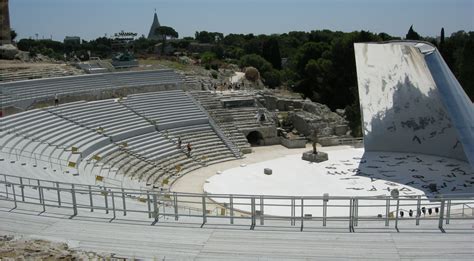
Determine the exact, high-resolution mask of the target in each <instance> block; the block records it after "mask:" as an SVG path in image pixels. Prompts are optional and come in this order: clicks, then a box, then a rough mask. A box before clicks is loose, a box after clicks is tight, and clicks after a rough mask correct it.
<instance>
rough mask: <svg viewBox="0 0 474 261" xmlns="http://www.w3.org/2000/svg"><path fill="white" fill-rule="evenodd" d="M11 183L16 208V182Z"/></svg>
mask: <svg viewBox="0 0 474 261" xmlns="http://www.w3.org/2000/svg"><path fill="white" fill-rule="evenodd" d="M11 185H12V193H13V203H14V204H15V207H13V209H15V208H17V203H16V194H15V184H13V183H12V184H11ZM13 209H12V210H13Z"/></svg>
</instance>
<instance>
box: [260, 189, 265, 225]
mask: <svg viewBox="0 0 474 261" xmlns="http://www.w3.org/2000/svg"><path fill="white" fill-rule="evenodd" d="M264 207H265V204H264V202H263V195H262V196H260V225H261V226H263V225H264V217H263V214H264V211H263V209H264Z"/></svg>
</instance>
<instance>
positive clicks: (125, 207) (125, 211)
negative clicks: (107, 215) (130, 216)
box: [122, 188, 127, 216]
mask: <svg viewBox="0 0 474 261" xmlns="http://www.w3.org/2000/svg"><path fill="white" fill-rule="evenodd" d="M122 202H123V215H124V216H126V215H127V206H126V204H125V190H124V189H123V188H122Z"/></svg>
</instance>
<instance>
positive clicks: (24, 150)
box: [0, 110, 109, 168]
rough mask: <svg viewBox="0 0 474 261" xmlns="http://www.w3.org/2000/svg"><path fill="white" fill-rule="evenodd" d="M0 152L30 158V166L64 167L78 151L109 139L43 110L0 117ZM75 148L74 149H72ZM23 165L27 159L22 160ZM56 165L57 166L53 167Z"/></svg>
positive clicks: (76, 159)
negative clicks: (0, 129) (0, 122)
mask: <svg viewBox="0 0 474 261" xmlns="http://www.w3.org/2000/svg"><path fill="white" fill-rule="evenodd" d="M2 128H3V129H2V133H1V137H0V144H1V145H2V151H3V152H5V153H8V154H12V155H17V156H20V157H21V158H22V159H30V163H32V164H33V165H42V166H44V167H48V166H52V165H59V166H67V165H68V163H69V162H77V161H78V159H79V156H80V154H79V152H84V151H86V150H87V148H89V147H90V146H97V145H98V144H104V143H108V142H109V138H108V137H105V136H103V135H100V134H98V133H97V132H95V131H92V130H90V129H87V128H84V127H81V126H78V125H77V124H75V123H72V122H69V121H67V120H65V119H63V118H60V117H58V116H56V115H55V114H52V113H48V112H47V111H44V110H34V111H29V112H26V113H21V114H16V115H12V116H9V117H6V118H4V119H3V120H2ZM73 147H76V148H77V151H73V150H72V148H73ZM23 163H25V164H26V162H23ZM56 168H57V167H56Z"/></svg>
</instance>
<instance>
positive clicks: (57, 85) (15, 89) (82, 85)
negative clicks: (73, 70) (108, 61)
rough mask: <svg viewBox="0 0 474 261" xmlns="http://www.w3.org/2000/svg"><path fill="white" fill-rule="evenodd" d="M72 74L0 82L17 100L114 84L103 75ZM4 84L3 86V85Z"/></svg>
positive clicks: (108, 87)
mask: <svg viewBox="0 0 474 261" xmlns="http://www.w3.org/2000/svg"><path fill="white" fill-rule="evenodd" d="M90 76H91V75H84V76H71V77H63V78H48V79H40V80H29V81H19V82H10V83H5V84H0V87H1V88H3V90H4V93H7V94H10V95H11V96H12V97H14V98H15V101H21V100H27V99H32V98H43V97H52V96H54V95H56V94H61V95H64V94H70V93H80V92H89V91H100V90H106V89H111V88H113V87H114V86H113V85H112V84H111V83H110V81H108V80H107V79H105V78H103V77H90ZM2 85H3V86H2Z"/></svg>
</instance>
